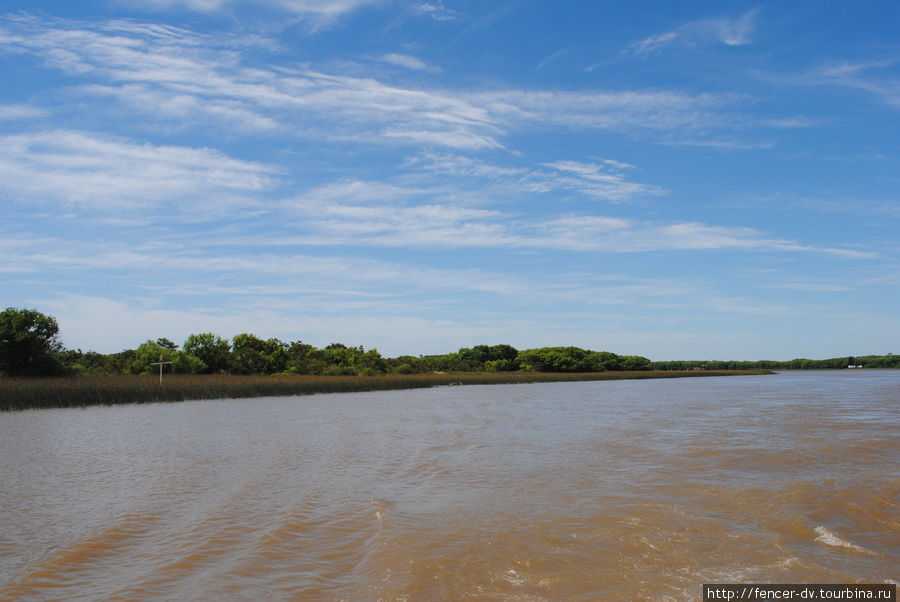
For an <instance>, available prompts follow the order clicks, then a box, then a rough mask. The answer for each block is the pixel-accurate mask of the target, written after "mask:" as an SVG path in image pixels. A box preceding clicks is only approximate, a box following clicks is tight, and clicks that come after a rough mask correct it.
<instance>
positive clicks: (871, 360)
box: [650, 353, 900, 370]
mask: <svg viewBox="0 0 900 602" xmlns="http://www.w3.org/2000/svg"><path fill="white" fill-rule="evenodd" d="M849 366H862V367H863V368H900V355H894V354H892V353H889V354H887V355H858V356H855V357H854V356H845V357H834V358H830V359H825V360H809V359H803V358H798V359H793V360H788V361H786V362H776V361H772V360H760V361H755V362H745V361H719V360H713V361H708V360H702V361H674V362H651V363H650V369H651V370H692V369H694V368H703V369H704V370H840V369H843V368H847V367H849Z"/></svg>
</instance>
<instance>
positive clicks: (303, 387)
mask: <svg viewBox="0 0 900 602" xmlns="http://www.w3.org/2000/svg"><path fill="white" fill-rule="evenodd" d="M769 373H770V372H768V371H765V370H744V371H736V370H703V371H655V370H645V371H627V372H626V371H622V372H586V373H585V372H582V373H571V372H570V373H564V372H459V373H438V374H434V373H433V374H394V375H386V376H320V375H296V376H295V375H275V376H236V375H230V374H217V375H205V374H167V375H165V376H164V377H163V382H162V384H160V382H159V378H158V377H157V376H151V375H115V376H109V375H86V376H70V377H56V378H0V411H15V410H26V409H40V408H71V407H84V406H91V405H120V404H128V403H152V402H162V401H187V400H192V399H227V398H251V397H268V396H282V395H311V394H315V393H348V392H357V391H382V390H391V389H418V388H426V387H438V386H451V385H494V384H514V383H535V382H565V381H587V380H624V379H643V378H678V377H696V376H730V375H738V374H769Z"/></svg>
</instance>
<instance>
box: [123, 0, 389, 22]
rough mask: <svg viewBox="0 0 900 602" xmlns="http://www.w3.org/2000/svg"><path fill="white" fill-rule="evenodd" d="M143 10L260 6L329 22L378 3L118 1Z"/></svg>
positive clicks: (344, 0) (208, 10) (350, 0)
mask: <svg viewBox="0 0 900 602" xmlns="http://www.w3.org/2000/svg"><path fill="white" fill-rule="evenodd" d="M118 1H119V2H120V3H124V4H130V5H132V6H134V7H136V8H140V9H144V10H147V9H149V10H172V9H176V8H183V9H186V10H192V11H197V12H203V13H214V12H219V11H222V10H225V9H226V8H231V7H236V6H240V5H249V6H252V5H253V4H261V5H265V6H268V7H270V8H274V9H280V10H284V11H286V12H289V13H293V14H296V15H299V16H306V17H314V18H317V19H320V20H325V21H330V20H333V19H336V18H338V17H340V16H342V15H344V14H346V13H350V12H352V11H354V10H357V9H359V8H361V7H363V6H366V5H371V4H376V3H377V2H379V1H380V0H118Z"/></svg>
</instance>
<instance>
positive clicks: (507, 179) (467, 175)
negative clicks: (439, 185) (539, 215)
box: [408, 153, 665, 203]
mask: <svg viewBox="0 0 900 602" xmlns="http://www.w3.org/2000/svg"><path fill="white" fill-rule="evenodd" d="M408 165H409V166H411V167H414V168H415V169H417V170H424V171H425V172H427V173H428V174H430V175H431V176H437V177H440V176H448V177H451V178H453V179H454V181H455V182H456V183H457V185H459V184H460V183H465V182H466V181H469V182H473V183H474V184H475V187H476V189H477V190H480V191H483V192H487V194H488V195H490V196H500V197H509V196H510V195H520V194H523V193H524V194H527V193H547V192H568V193H571V194H576V195H579V196H583V197H586V198H589V199H596V200H604V201H610V202H614V203H618V202H625V201H629V200H632V199H635V198H641V197H648V196H656V195H660V194H663V193H664V192H665V191H664V190H662V189H661V188H659V187H657V186H653V185H650V184H643V183H639V182H633V181H631V180H629V179H628V177H627V174H626V171H627V170H629V169H632V168H633V166H632V165H628V164H627V163H622V162H620V161H615V160H613V159H602V160H599V161H596V162H590V161H571V160H561V161H553V162H548V163H543V164H540V165H539V166H534V167H511V166H501V165H495V164H492V163H488V162H486V161H483V160H480V159H476V158H473V157H470V156H466V155H459V154H448V153H443V154H441V153H425V154H423V155H420V156H418V157H415V158H413V159H411V160H410V161H409V162H408Z"/></svg>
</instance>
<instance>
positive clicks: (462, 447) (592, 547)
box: [0, 371, 900, 600]
mask: <svg viewBox="0 0 900 602" xmlns="http://www.w3.org/2000/svg"><path fill="white" fill-rule="evenodd" d="M0 452H2V453H0V599H3V600H8V599H12V600H16V599H28V600H32V599H38V600H40V599H60V600H62V599H79V598H80V599H129V600H131V599H179V600H182V599H186V600H207V599H237V600H246V599H266V600H269V599H274V600H278V599H285V600H290V599H296V600H307V599H311V600H333V599H346V600H378V599H385V600H394V599H406V600H456V599H472V600H542V599H546V600H560V599H575V600H578V599H581V600H594V599H602V600H632V599H642V598H651V599H659V600H690V599H698V598H699V596H700V591H701V590H700V586H701V584H702V583H705V582H738V581H741V582H757V583H758V582H780V583H791V582H794V583H802V582H876V583H883V582H894V583H896V580H897V579H898V578H900V575H898V569H897V567H898V566H900V562H898V561H900V511H898V510H900V508H898V503H900V499H898V497H900V472H898V470H900V372H898V371H841V372H802V373H785V374H778V375H774V376H746V377H745V376H740V377H729V378H718V379H681V380H662V381H608V382H585V383H548V384H532V385H503V386H472V387H447V388H440V389H427V390H415V391H386V392H378V393H357V394H334V395H318V396H311V397H295V398H264V399H252V400H224V401H202V402H186V403H177V404H153V405H143V406H121V407H111V408H88V409H78V410H40V411H26V412H19V413H9V414H0Z"/></svg>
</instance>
